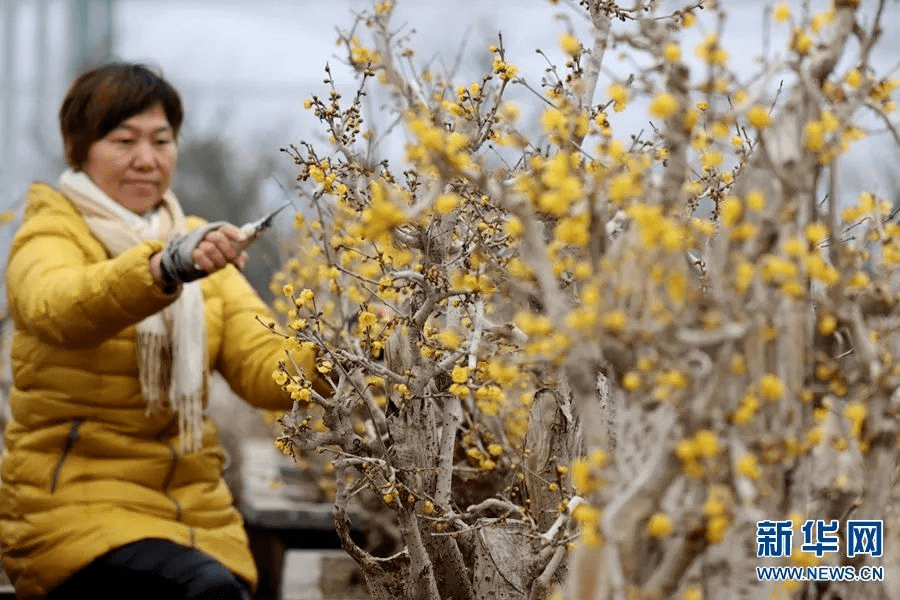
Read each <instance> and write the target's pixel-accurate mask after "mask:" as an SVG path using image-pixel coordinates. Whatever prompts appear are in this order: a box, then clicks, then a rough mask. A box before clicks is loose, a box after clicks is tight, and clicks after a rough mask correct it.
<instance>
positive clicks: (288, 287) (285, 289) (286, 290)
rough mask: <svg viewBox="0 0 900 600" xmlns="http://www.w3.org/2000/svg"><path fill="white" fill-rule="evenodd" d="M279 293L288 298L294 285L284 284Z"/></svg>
mask: <svg viewBox="0 0 900 600" xmlns="http://www.w3.org/2000/svg"><path fill="white" fill-rule="evenodd" d="M281 293H282V294H284V295H285V296H287V297H288V298H290V297H291V296H293V295H294V286H292V285H291V284H289V283H288V284H286V285H285V286H284V287H283V288H281Z"/></svg>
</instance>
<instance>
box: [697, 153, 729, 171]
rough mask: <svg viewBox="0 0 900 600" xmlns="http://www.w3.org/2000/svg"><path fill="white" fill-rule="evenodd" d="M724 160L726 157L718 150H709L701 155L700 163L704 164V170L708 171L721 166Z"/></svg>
mask: <svg viewBox="0 0 900 600" xmlns="http://www.w3.org/2000/svg"><path fill="white" fill-rule="evenodd" d="M724 161H725V157H724V156H722V153H721V152H717V151H716V150H708V151H706V152H704V153H703V154H701V155H700V164H701V165H702V166H703V170H704V171H707V172H708V171H712V170H713V169H715V168H716V167H718V166H721V165H722V163H723V162H724Z"/></svg>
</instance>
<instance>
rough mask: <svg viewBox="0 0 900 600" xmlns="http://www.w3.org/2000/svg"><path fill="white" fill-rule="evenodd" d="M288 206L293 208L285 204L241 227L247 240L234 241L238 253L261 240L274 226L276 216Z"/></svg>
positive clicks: (288, 203)
mask: <svg viewBox="0 0 900 600" xmlns="http://www.w3.org/2000/svg"><path fill="white" fill-rule="evenodd" d="M288 206H291V203H290V202H285V203H284V204H282V205H281V206H279V207H278V208H276V209H275V210H273V211H272V212H270V213H269V214H267V215H266V216H264V217H262V218H261V219H257V220H256V221H250V222H249V223H246V224H244V225H241V227H240V232H241V233H242V234H243V235H244V238H246V239H244V241H243V242H235V241H232V242H231V245H232V246H234V249H235V250H237V251H238V252H243V251H244V250H246V249H247V248H248V247H249V246H250V244H252V243H253V242H255V241H256V240H258V239H259V237H260V236H261V235H262V232H263V231H265V230H266V229H268V228H269V227H271V226H272V221H273V220H274V219H275V215H277V214H278V213H280V212H281V211H283V210H284V209H285V208H287V207H288Z"/></svg>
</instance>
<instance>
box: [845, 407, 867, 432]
mask: <svg viewBox="0 0 900 600" xmlns="http://www.w3.org/2000/svg"><path fill="white" fill-rule="evenodd" d="M868 414H869V411H868V409H867V408H866V405H865V404H863V403H861V402H851V403H849V404H848V405H847V406H846V407H844V416H845V417H847V420H849V421H850V425H851V429H852V433H853V436H854V437H859V434H860V433H861V432H862V426H863V423H864V422H865V420H866V417H867V416H868Z"/></svg>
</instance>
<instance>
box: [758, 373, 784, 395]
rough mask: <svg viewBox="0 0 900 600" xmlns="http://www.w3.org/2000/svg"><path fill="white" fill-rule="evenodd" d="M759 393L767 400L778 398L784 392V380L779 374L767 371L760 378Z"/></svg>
mask: <svg viewBox="0 0 900 600" xmlns="http://www.w3.org/2000/svg"><path fill="white" fill-rule="evenodd" d="M759 393H760V395H761V396H762V397H763V398H765V399H767V400H778V399H779V398H781V396H782V395H783V394H784V382H783V381H781V378H779V377H778V376H777V375H773V374H772V373H766V374H765V375H763V376H762V378H760V380H759Z"/></svg>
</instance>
